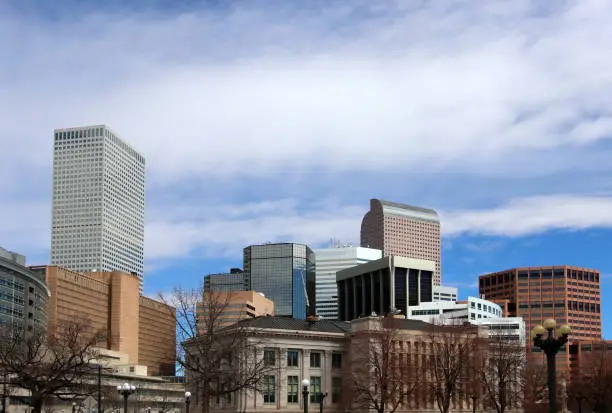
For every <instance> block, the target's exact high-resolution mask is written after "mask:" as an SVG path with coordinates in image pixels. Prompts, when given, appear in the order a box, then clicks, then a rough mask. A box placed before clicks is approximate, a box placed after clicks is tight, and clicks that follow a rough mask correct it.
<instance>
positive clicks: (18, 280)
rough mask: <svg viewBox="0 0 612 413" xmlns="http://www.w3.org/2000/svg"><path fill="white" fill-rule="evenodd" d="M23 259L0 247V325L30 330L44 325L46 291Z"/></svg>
mask: <svg viewBox="0 0 612 413" xmlns="http://www.w3.org/2000/svg"><path fill="white" fill-rule="evenodd" d="M25 264H26V262H25V257H24V256H23V255H20V254H17V253H15V252H11V251H8V250H5V249H4V248H2V247H0V326H3V327H6V328H9V329H13V328H25V329H28V330H32V329H34V328H35V327H39V326H44V325H45V324H46V323H47V302H48V300H49V296H50V291H49V288H48V287H47V285H46V284H45V282H44V278H41V277H40V276H39V275H38V274H36V273H35V272H32V271H30V270H29V269H28V268H27V267H26V266H25Z"/></svg>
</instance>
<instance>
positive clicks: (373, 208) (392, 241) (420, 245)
mask: <svg viewBox="0 0 612 413" xmlns="http://www.w3.org/2000/svg"><path fill="white" fill-rule="evenodd" d="M361 246H362V247H367V248H375V249H379V250H381V251H382V252H383V256H387V255H399V256H401V257H409V258H419V259H423V260H429V261H434V262H435V263H436V269H435V272H434V278H433V282H434V285H440V282H441V275H440V274H441V261H440V257H441V238H440V218H439V216H438V213H437V212H436V211H434V210H433V209H427V208H421V207H415V206H411V205H405V204H399V203H397V202H390V201H383V200H380V199H372V200H370V210H369V211H368V212H367V213H366V214H365V216H364V217H363V220H362V222H361Z"/></svg>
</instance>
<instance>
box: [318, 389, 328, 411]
mask: <svg viewBox="0 0 612 413" xmlns="http://www.w3.org/2000/svg"><path fill="white" fill-rule="evenodd" d="M326 397H327V392H325V394H323V393H319V413H323V399H325V398H326Z"/></svg>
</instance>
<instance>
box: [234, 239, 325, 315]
mask: <svg viewBox="0 0 612 413" xmlns="http://www.w3.org/2000/svg"><path fill="white" fill-rule="evenodd" d="M244 272H245V273H247V274H249V277H250V286H249V290H251V291H257V292H261V293H264V294H265V296H266V297H267V298H269V299H270V300H272V301H273V302H274V312H275V313H276V315H277V316H285V317H293V318H306V316H308V315H312V314H315V313H316V298H315V295H316V277H315V254H314V252H313V251H312V250H311V249H310V248H309V247H308V246H306V245H303V244H264V245H251V246H249V247H246V248H245V249H244Z"/></svg>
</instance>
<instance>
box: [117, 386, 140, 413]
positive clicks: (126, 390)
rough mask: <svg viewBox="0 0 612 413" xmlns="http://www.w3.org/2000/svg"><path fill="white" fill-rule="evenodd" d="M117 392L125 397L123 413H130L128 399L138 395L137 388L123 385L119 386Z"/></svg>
mask: <svg viewBox="0 0 612 413" xmlns="http://www.w3.org/2000/svg"><path fill="white" fill-rule="evenodd" d="M117 392H118V393H119V394H120V395H122V396H123V413H128V397H130V395H131V394H134V393H136V386H134V385H131V386H130V385H129V384H127V383H123V384H122V385H120V386H117Z"/></svg>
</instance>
